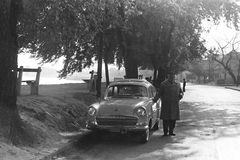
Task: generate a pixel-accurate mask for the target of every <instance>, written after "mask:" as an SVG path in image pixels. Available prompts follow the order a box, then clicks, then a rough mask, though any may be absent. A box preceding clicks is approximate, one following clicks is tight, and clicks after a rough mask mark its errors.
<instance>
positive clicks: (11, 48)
mask: <svg viewBox="0 0 240 160" xmlns="http://www.w3.org/2000/svg"><path fill="white" fill-rule="evenodd" d="M21 7H22V1H20V0H12V1H11V0H1V1H0V82H1V83H0V137H2V138H3V140H5V141H6V142H8V143H12V144H14V145H18V144H20V143H24V142H27V141H28V140H30V139H31V137H29V135H28V134H27V133H26V132H25V130H24V127H25V126H24V124H23V123H22V120H21V118H20V116H19V112H18V109H17V90H16V83H17V53H18V45H17V33H16V31H17V27H16V24H17V19H18V16H19V14H20V11H21V9H22V8H21Z"/></svg>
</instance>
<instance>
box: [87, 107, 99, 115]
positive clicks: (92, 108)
mask: <svg viewBox="0 0 240 160" xmlns="http://www.w3.org/2000/svg"><path fill="white" fill-rule="evenodd" d="M96 113H97V110H96V109H95V108H94V107H90V108H89V109H88V114H89V115H90V116H94V115H95V114H96Z"/></svg>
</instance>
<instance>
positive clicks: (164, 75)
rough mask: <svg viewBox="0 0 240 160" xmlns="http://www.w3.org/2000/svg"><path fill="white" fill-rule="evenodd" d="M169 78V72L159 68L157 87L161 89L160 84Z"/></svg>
mask: <svg viewBox="0 0 240 160" xmlns="http://www.w3.org/2000/svg"><path fill="white" fill-rule="evenodd" d="M166 78H167V71H166V70H165V69H162V68H158V77H157V83H156V87H160V84H161V83H162V82H163V81H164V80H165V79H166Z"/></svg>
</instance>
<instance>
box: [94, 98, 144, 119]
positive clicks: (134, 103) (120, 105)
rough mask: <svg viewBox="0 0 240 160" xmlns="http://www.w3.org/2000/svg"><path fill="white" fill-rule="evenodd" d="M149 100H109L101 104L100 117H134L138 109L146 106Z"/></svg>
mask: <svg viewBox="0 0 240 160" xmlns="http://www.w3.org/2000/svg"><path fill="white" fill-rule="evenodd" d="M147 101H148V99H146V98H136V99H127V98H126V99H109V100H104V101H102V102H101V103H100V106H99V110H98V115H125V116H128V115H129V116H132V115H133V114H134V110H135V108H136V107H139V106H145V105H146V103H147Z"/></svg>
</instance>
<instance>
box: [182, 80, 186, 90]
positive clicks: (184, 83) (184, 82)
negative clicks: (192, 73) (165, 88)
mask: <svg viewBox="0 0 240 160" xmlns="http://www.w3.org/2000/svg"><path fill="white" fill-rule="evenodd" d="M185 87H186V80H185V78H183V92H185Z"/></svg>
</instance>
